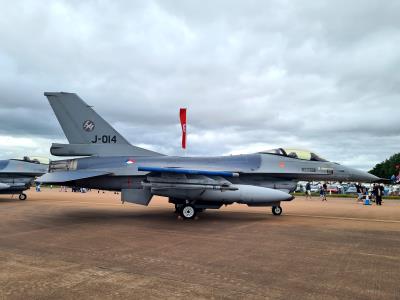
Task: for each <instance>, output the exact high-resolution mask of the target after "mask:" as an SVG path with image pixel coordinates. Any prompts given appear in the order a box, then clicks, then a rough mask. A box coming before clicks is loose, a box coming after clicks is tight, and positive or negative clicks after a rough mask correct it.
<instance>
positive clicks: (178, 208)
mask: <svg viewBox="0 0 400 300" xmlns="http://www.w3.org/2000/svg"><path fill="white" fill-rule="evenodd" d="M203 210H204V209H201V208H197V207H196V206H194V205H193V204H190V203H186V204H175V213H177V214H179V215H180V216H181V217H182V219H185V220H190V219H194V218H196V215H197V213H198V212H202V211H203Z"/></svg>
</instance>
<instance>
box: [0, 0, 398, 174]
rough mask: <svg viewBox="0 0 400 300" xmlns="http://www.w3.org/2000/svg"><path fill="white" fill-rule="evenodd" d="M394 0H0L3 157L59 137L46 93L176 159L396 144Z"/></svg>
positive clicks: (351, 151)
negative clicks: (183, 130)
mask: <svg viewBox="0 0 400 300" xmlns="http://www.w3.org/2000/svg"><path fill="white" fill-rule="evenodd" d="M399 13H400V1H397V0H393V1H384V3H383V2H382V1H372V0H371V1H368V0H366V1H340V0H336V1H282V0H279V1H264V0H261V1H251V0H249V1H233V0H227V1H167V0H162V1H147V0H146V1H71V0H70V1H36V0H32V1H6V0H0V158H12V157H18V156H22V155H26V154H29V155H40V156H49V155H50V154H49V147H50V145H51V143H52V142H66V139H65V137H64V135H63V133H62V130H61V128H60V126H59V124H58V123H57V121H56V119H55V117H54V115H53V113H52V110H51V108H50V106H49V105H48V102H47V100H46V98H45V97H44V96H43V92H44V91H68V92H76V93H78V94H79V95H80V96H81V97H82V98H83V99H84V100H85V101H86V102H88V103H89V104H90V105H93V106H94V107H95V109H96V110H97V111H98V112H99V113H100V114H101V115H102V116H103V117H104V118H105V119H106V120H108V121H109V122H110V123H111V124H112V125H113V126H115V127H116V128H117V129H118V130H119V131H120V133H121V134H122V135H124V136H125V137H126V138H127V139H128V140H129V141H131V142H132V143H133V144H135V145H140V146H143V147H147V148H150V149H153V150H156V151H159V152H162V153H166V154H171V155H181V154H182V150H181V149H180V127H179V123H178V122H179V119H178V111H179V108H180V107H187V108H188V122H189V125H188V132H189V136H188V150H187V155H226V154H232V153H234V154H236V153H251V152H256V151H261V150H263V149H264V150H265V149H269V148H274V147H278V146H291V147H298V148H307V149H313V150H315V151H316V152H318V153H320V155H321V156H323V157H326V158H328V159H330V160H333V161H337V162H340V163H344V164H347V165H349V166H354V167H358V168H361V169H364V170H368V169H370V168H371V167H372V166H373V165H374V164H375V163H377V162H379V161H382V160H383V159H385V158H387V157H388V156H390V155H391V154H393V153H397V152H400V18H399Z"/></svg>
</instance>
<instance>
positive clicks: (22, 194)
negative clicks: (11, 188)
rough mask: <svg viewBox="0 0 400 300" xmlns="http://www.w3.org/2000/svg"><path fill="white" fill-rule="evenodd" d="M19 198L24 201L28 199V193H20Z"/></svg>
mask: <svg viewBox="0 0 400 300" xmlns="http://www.w3.org/2000/svg"><path fill="white" fill-rule="evenodd" d="M18 198H19V200H21V201H24V200H26V194H25V193H21V194H19V197H18Z"/></svg>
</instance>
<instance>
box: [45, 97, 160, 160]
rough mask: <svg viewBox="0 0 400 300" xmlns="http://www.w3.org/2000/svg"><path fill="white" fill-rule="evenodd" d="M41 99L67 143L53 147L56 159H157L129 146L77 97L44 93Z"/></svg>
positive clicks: (147, 151)
mask: <svg viewBox="0 0 400 300" xmlns="http://www.w3.org/2000/svg"><path fill="white" fill-rule="evenodd" d="M44 95H45V96H46V97H47V99H48V100H49V103H50V105H51V107H52V109H53V111H54V113H55V115H56V117H57V119H58V122H59V123H60V125H61V127H62V129H63V131H64V134H65V136H66V137H67V139H68V142H69V143H70V145H62V144H61V145H60V144H55V147H52V149H53V150H54V151H55V152H57V153H58V154H55V155H61V156H62V155H73V154H74V153H75V155H106V154H107V155H109V154H111V153H113V152H114V153H115V154H114V155H146V156H148V155H160V154H159V153H156V152H153V151H150V150H146V149H142V148H139V147H136V146H132V145H131V144H130V143H129V142H128V141H127V140H126V139H125V138H124V137H123V136H122V135H121V134H120V133H119V132H118V131H116V130H115V129H114V128H113V127H111V125H110V124H109V123H107V122H106V121H105V120H104V119H103V118H102V117H101V116H99V115H98V114H97V113H96V112H95V111H94V110H93V109H92V107H90V106H89V105H87V104H86V103H85V102H84V101H83V100H82V99H81V98H79V97H78V95H77V94H74V93H64V92H59V93H48V92H46V93H44ZM53 146H54V145H53ZM57 149H58V150H57ZM66 149H68V151H67V150H66ZM85 151H86V152H85ZM87 151H88V152H87ZM64 152H65V153H64ZM78 153H82V154H78ZM84 153H85V154H84ZM88 153H90V154H88Z"/></svg>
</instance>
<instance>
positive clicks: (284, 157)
mask: <svg viewBox="0 0 400 300" xmlns="http://www.w3.org/2000/svg"><path fill="white" fill-rule="evenodd" d="M45 96H47V98H48V100H49V102H50V105H51V107H52V108H53V110H54V112H55V114H56V117H57V119H58V121H59V123H60V124H61V127H62V129H63V131H64V133H65V135H66V137H67V139H68V141H69V144H53V145H52V147H51V153H52V154H53V155H58V156H87V157H81V158H76V159H67V160H61V161H53V162H52V163H51V164H50V168H49V173H47V174H45V175H43V176H42V177H40V178H39V181H40V182H44V183H58V184H62V185H67V186H80V187H87V188H96V189H104V190H112V191H121V197H122V201H127V202H132V203H136V204H142V205H148V204H149V202H150V200H151V198H152V196H153V195H158V196H165V197H168V198H169V202H170V203H173V204H175V209H176V210H177V211H178V212H179V213H180V214H181V216H182V217H183V218H185V219H191V218H194V217H195V215H196V213H197V212H199V211H202V210H204V209H209V208H214V209H218V208H220V207H221V206H222V205H229V204H233V203H242V204H246V205H248V206H271V207H272V213H273V214H274V215H280V214H281V213H282V208H281V205H280V204H281V202H283V201H291V200H293V198H294V197H293V196H292V195H291V194H290V192H293V191H294V190H295V188H296V184H297V182H298V181H301V180H323V181H333V180H334V181H362V182H372V181H375V180H377V179H378V178H377V177H375V176H373V175H371V174H368V173H365V172H362V171H358V170H355V169H351V168H348V167H345V166H342V165H340V164H337V163H333V162H329V161H327V160H325V159H322V158H321V157H319V156H318V155H316V154H315V153H313V152H310V151H300V150H296V149H284V148H279V149H274V150H270V151H265V152H260V153H254V154H247V155H232V156H220V157H177V156H166V155H162V154H160V153H156V152H153V151H149V150H146V149H142V148H139V147H135V146H132V145H131V144H130V143H129V142H128V141H127V140H126V139H125V138H123V137H122V136H121V135H120V134H119V133H118V132H117V131H116V130H115V129H113V128H112V127H111V126H110V125H109V124H108V123H107V122H106V121H105V120H103V119H102V118H101V117H100V116H99V115H98V114H97V113H96V112H95V111H94V110H93V109H92V108H91V107H90V106H89V105H87V104H86V103H85V102H84V101H83V100H81V99H80V98H79V97H78V96H77V95H76V94H73V93H63V92H61V93H45Z"/></svg>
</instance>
